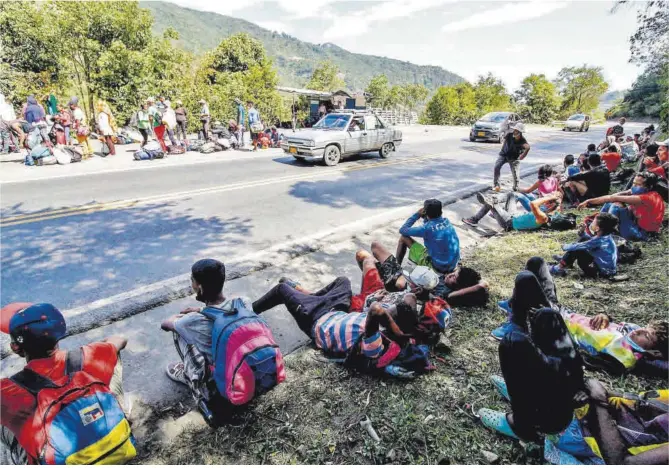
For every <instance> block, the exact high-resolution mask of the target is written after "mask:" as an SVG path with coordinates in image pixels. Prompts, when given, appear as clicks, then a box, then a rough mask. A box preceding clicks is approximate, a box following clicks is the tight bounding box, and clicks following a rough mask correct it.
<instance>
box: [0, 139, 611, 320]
mask: <svg viewBox="0 0 669 468" xmlns="http://www.w3.org/2000/svg"><path fill="white" fill-rule="evenodd" d="M466 134H467V129H455V130H454V129H438V128H430V130H429V132H427V133H425V132H424V131H423V130H422V129H411V130H408V131H406V132H405V142H404V144H403V145H402V146H401V147H400V149H399V151H398V152H396V153H394V154H392V155H391V157H390V158H388V159H386V160H382V159H380V158H379V157H378V156H377V155H376V154H369V155H364V156H361V157H357V158H354V159H352V160H349V161H345V162H342V163H340V165H339V166H337V167H335V168H327V167H324V166H319V165H317V166H313V165H305V164H300V163H298V162H296V161H294V160H293V159H292V158H291V157H285V156H284V155H283V154H281V153H279V152H269V151H267V152H259V153H258V154H257V155H253V156H252V157H251V156H250V155H249V157H244V158H236V159H234V160H228V159H226V157H218V156H216V155H213V156H214V157H212V160H211V161H210V162H206V163H198V164H188V162H187V161H188V159H184V161H185V162H184V164H183V165H170V166H159V167H155V168H151V169H148V170H132V169H130V170H119V171H116V172H105V173H90V174H83V175H73V176H65V177H55V178H46V179H42V180H28V181H25V182H15V183H4V184H2V185H1V186H0V195H1V203H0V209H1V215H2V224H1V226H2V227H1V234H2V238H1V247H2V253H1V258H2V272H1V280H2V283H1V284H2V291H1V295H2V303H3V304H6V303H8V302H12V301H19V300H20V301H50V302H53V303H54V304H57V305H58V306H59V307H60V308H62V309H67V308H71V307H76V306H80V305H83V304H87V303H89V302H91V301H94V300H97V299H100V298H105V297H109V296H112V295H115V294H119V293H122V292H124V291H127V290H131V289H135V288H137V287H139V286H142V285H146V284H151V283H154V282H156V281H160V280H164V279H167V278H171V277H174V276H177V275H179V274H183V273H186V272H187V271H188V269H189V267H190V265H191V264H192V263H193V261H194V260H196V259H198V258H202V257H205V256H211V257H218V258H221V259H223V260H224V261H226V262H230V261H231V260H233V259H236V258H241V257H243V256H245V255H249V254H259V255H260V256H261V257H262V251H263V250H264V249H268V248H270V247H276V246H277V245H279V244H286V245H289V244H290V243H291V242H293V241H299V240H300V239H302V238H305V237H308V236H314V235H316V234H319V233H325V232H328V231H332V230H335V229H338V228H340V227H342V226H345V225H347V224H349V223H351V222H354V221H358V220H364V219H366V218H370V217H373V216H374V215H378V214H379V213H383V212H384V211H386V210H388V209H392V208H397V207H402V206H406V205H409V204H413V203H416V204H417V203H420V201H421V200H423V199H425V198H429V197H434V196H444V195H446V194H448V193H451V192H453V191H455V190H458V189H462V188H464V187H466V186H467V185H470V184H473V183H480V182H485V181H488V180H491V179H492V167H493V163H494V160H495V158H496V156H497V152H498V151H499V145H498V144H494V143H471V142H469V141H468V140H467V139H465V138H463V137H464V136H466ZM602 135H603V127H592V128H591V130H590V132H589V133H584V134H579V133H563V132H560V131H556V130H549V129H533V130H531V131H530V132H528V135H527V137H528V140H529V142H530V144H532V151H531V152H530V154H529V156H528V158H527V160H526V161H525V162H523V165H526V166H527V165H530V164H538V163H544V162H551V163H557V162H559V161H561V158H562V157H563V156H564V154H566V153H568V152H571V153H578V152H580V151H582V150H584V149H585V147H586V145H587V143H589V142H591V141H592V142H594V141H595V140H599V139H600V138H601V137H602ZM122 157H129V156H127V155H123V156H122ZM180 157H183V158H188V156H180ZM146 163H147V164H151V162H146ZM143 167H144V166H143ZM521 168H522V166H521ZM34 170H35V171H39V170H42V168H36V169H34ZM506 174H508V169H507V168H505V169H504V170H503V175H506Z"/></svg>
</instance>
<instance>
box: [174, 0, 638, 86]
mask: <svg viewBox="0 0 669 468" xmlns="http://www.w3.org/2000/svg"><path fill="white" fill-rule="evenodd" d="M172 1H173V2H174V3H177V4H180V5H183V6H188V7H190V8H194V9H198V10H203V11H213V12H216V13H221V14H226V15H229V16H236V17H238V18H243V19H245V20H247V21H251V22H253V23H256V24H258V25H260V26H262V27H265V28H267V29H271V30H274V31H280V32H285V33H288V34H290V35H291V36H294V37H297V38H298V39H301V40H304V41H308V42H313V43H317V44H320V43H325V42H332V43H334V44H337V45H338V46H340V47H343V48H344V49H347V50H349V51H351V52H358V53H364V54H373V55H381V56H386V57H392V58H396V59H400V60H406V61H409V62H413V63H417V64H421V65H438V66H441V67H444V68H446V69H447V70H450V71H453V72H455V73H458V74H460V75H462V76H463V77H465V78H467V79H469V80H474V79H476V77H477V76H478V75H480V74H484V73H486V72H488V71H491V72H493V73H494V74H495V75H497V76H499V77H501V78H502V79H503V80H504V82H505V84H506V85H507V86H508V87H509V88H511V89H515V88H516V87H517V86H518V85H519V83H520V81H521V80H522V78H523V77H524V76H527V75H528V74H529V73H544V74H546V75H547V76H548V77H549V78H553V77H554V76H555V75H556V73H557V72H558V70H559V69H560V68H562V67H564V66H573V65H581V64H584V63H587V64H590V65H597V66H601V67H603V69H604V74H605V77H606V78H607V80H608V81H609V83H610V85H611V87H610V89H611V90H617V89H625V88H628V87H629V86H630V85H631V84H632V82H633V81H634V79H635V78H636V77H637V75H638V74H639V73H640V72H641V70H640V69H639V68H638V67H637V66H635V65H631V64H629V63H628V60H629V47H628V39H629V36H630V35H631V34H633V32H634V31H635V29H636V14H635V10H634V9H631V8H621V9H619V10H618V11H617V12H616V13H615V14H613V13H611V7H612V6H613V4H614V2H613V1H612V0H571V1H569V0H516V1H508V0H499V1H478V0H466V1H465V0H460V1H457V0H370V1H367V0H355V1H352V0H348V1H338V0H276V1H264V0H224V1H222V2H212V1H207V0H172Z"/></svg>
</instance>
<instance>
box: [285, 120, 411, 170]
mask: <svg viewBox="0 0 669 468" xmlns="http://www.w3.org/2000/svg"><path fill="white" fill-rule="evenodd" d="M285 135H286V138H285V139H284V140H283V141H282V142H281V148H282V149H283V150H284V151H285V152H286V153H287V154H290V155H291V156H293V157H294V158H295V159H297V160H300V161H323V162H324V163H325V165H326V166H335V165H337V164H338V163H339V161H340V160H341V159H342V158H343V157H345V156H350V155H353V154H359V153H366V152H369V151H378V152H379V155H380V156H381V157H382V158H387V157H388V155H389V154H390V153H391V152H393V151H395V150H396V149H397V147H398V146H399V145H400V144H401V143H402V132H401V131H399V130H395V129H394V128H392V127H391V126H389V125H388V124H386V123H385V122H383V121H382V120H381V119H379V117H378V116H377V115H375V114H373V113H371V112H365V111H345V110H343V111H337V112H333V113H331V114H327V115H326V116H324V117H323V118H322V119H321V120H319V121H318V123H316V124H315V125H314V126H313V127H312V128H307V129H304V130H301V131H299V132H296V133H286V134H285Z"/></svg>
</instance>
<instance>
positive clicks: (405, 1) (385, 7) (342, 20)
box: [323, 0, 454, 40]
mask: <svg viewBox="0 0 669 468" xmlns="http://www.w3.org/2000/svg"><path fill="white" fill-rule="evenodd" d="M452 1H454V0H387V1H384V2H382V3H380V4H375V5H374V6H371V7H369V8H365V9H363V10H358V11H356V12H354V13H351V14H349V15H343V16H339V17H337V19H336V22H335V23H334V24H333V25H332V26H330V27H329V28H328V29H326V30H325V32H324V33H323V38H324V39H325V40H333V39H340V38H343V37H352V36H359V35H361V34H364V33H365V32H367V31H368V30H369V27H370V25H371V24H372V23H380V22H385V21H390V20H393V19H396V18H405V17H409V16H411V15H412V14H414V13H418V12H420V11H423V10H427V9H430V8H434V7H438V6H441V5H443V4H445V3H450V2H452Z"/></svg>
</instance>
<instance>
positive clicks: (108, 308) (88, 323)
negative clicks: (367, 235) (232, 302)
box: [0, 164, 540, 359]
mask: <svg viewBox="0 0 669 468" xmlns="http://www.w3.org/2000/svg"><path fill="white" fill-rule="evenodd" d="M539 166H540V165H539V164H534V165H532V166H530V167H527V168H526V169H524V170H523V171H521V172H520V177H521V178H524V177H527V176H528V175H531V174H535V173H536V171H537V168H538V167H539ZM491 188H492V185H491V184H488V183H481V184H474V185H471V186H469V187H467V188H464V189H461V190H458V191H455V192H453V193H451V194H449V195H446V196H443V197H440V198H441V201H442V203H443V204H444V205H445V206H448V205H451V204H453V203H456V202H458V201H460V200H464V199H467V198H469V197H471V196H473V195H474V194H476V193H477V192H480V191H485V190H488V189H491ZM402 208H406V209H415V206H413V205H411V206H407V207H402ZM398 210H399V209H398ZM398 210H392V212H391V213H394V212H395V211H398ZM390 216H391V217H390V219H380V220H379V221H376V222H373V223H372V225H370V226H367V227H365V228H364V230H371V229H374V228H377V227H381V226H383V225H385V224H388V223H390V222H394V221H398V220H399V219H403V217H401V216H400V215H399V214H397V215H393V214H391V215H390ZM342 237H343V238H349V237H351V233H344V235H343V236H342ZM337 240H343V239H337ZM333 241H335V239H333V236H332V235H326V236H324V237H323V238H320V239H314V240H313V242H311V243H310V244H309V245H305V244H293V245H291V246H290V247H288V248H279V249H276V250H270V253H269V254H266V255H263V256H262V260H251V261H244V262H241V263H238V264H231V265H230V266H229V267H228V268H229V270H228V271H229V273H228V275H227V281H234V280H237V279H240V278H243V277H245V276H247V275H249V274H252V273H254V272H257V271H261V270H264V269H266V268H269V267H272V266H276V265H280V264H282V262H287V261H290V260H291V259H294V258H297V257H300V256H303V255H308V254H310V253H313V252H316V251H319V250H322V249H323V248H324V247H325V246H327V245H330V244H332V243H333ZM142 289H143V288H139V289H138V290H137V291H139V294H134V295H133V296H130V297H123V296H124V294H120V295H117V296H114V297H113V298H108V299H102V300H100V301H95V302H93V303H90V304H87V305H84V306H81V307H77V308H74V309H69V310H66V311H63V313H64V315H65V317H66V321H67V330H68V334H67V336H72V335H78V334H80V333H84V332H87V331H89V330H92V329H94V328H98V327H101V326H104V325H108V324H110V323H113V322H117V321H119V320H124V319H126V318H128V317H132V316H133V315H136V314H140V313H142V312H145V311H147V310H150V309H153V308H155V307H158V306H161V305H163V304H166V303H168V302H171V301H174V300H177V299H181V298H183V297H186V296H188V295H189V294H190V293H191V286H190V273H185V274H183V275H179V276H176V277H173V278H168V279H166V280H163V281H160V282H157V283H154V284H152V285H148V286H146V287H145V289H146V291H142ZM110 299H113V300H110ZM8 355H11V349H10V347H9V337H8V336H6V335H4V334H2V335H1V336H0V359H4V358H6V357H7V356H8Z"/></svg>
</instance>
